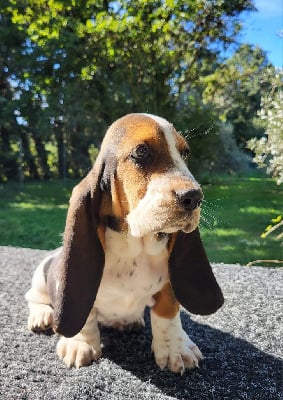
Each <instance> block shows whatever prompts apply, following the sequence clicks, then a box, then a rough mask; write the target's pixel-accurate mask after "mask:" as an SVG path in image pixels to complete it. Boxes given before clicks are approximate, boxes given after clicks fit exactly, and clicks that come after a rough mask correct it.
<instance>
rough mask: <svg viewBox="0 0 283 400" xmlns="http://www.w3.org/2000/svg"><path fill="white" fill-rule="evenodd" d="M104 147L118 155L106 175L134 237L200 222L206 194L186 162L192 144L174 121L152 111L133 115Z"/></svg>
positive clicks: (115, 128)
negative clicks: (177, 128) (175, 125)
mask: <svg viewBox="0 0 283 400" xmlns="http://www.w3.org/2000/svg"><path fill="white" fill-rule="evenodd" d="M102 151H103V152H104V154H105V155H106V158H107V162H109V160H112V161H110V165H111V167H110V168H108V169H107V166H106V169H105V173H104V178H103V179H104V182H107V184H106V185H104V186H105V187H108V188H109V189H110V190H111V197H112V207H113V212H114V214H115V216H116V217H120V218H122V219H124V220H125V221H127V223H128V227H129V231H130V233H131V234H132V235H133V236H136V237H142V236H144V235H145V234H147V233H150V232H152V233H158V232H164V233H172V232H177V231H179V230H182V231H184V232H187V233H188V232H191V231H193V230H194V229H195V228H196V227H197V225H198V222H199V215H200V204H201V201H202V198H203V195H202V192H201V190H200V187H199V185H198V183H197V182H196V180H195V179H194V177H193V176H192V174H191V173H190V171H189V170H188V168H187V166H186V163H185V158H186V156H187V154H188V151H189V148H188V145H187V143H186V141H185V139H184V138H183V137H182V136H181V135H180V134H178V133H177V132H176V130H175V128H174V127H173V125H172V124H170V123H169V122H168V121H166V120H165V119H163V118H160V117H157V116H153V115H149V114H130V115H127V116H125V117H123V118H121V119H119V120H118V121H116V122H115V123H114V124H113V125H112V126H111V127H110V128H109V130H108V133H107V135H106V137H105V140H104V143H103V145H102ZM110 171H111V173H110Z"/></svg>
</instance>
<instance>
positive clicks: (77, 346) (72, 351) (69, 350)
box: [56, 337, 101, 368]
mask: <svg viewBox="0 0 283 400" xmlns="http://www.w3.org/2000/svg"><path fill="white" fill-rule="evenodd" d="M56 350H57V355H58V356H59V358H61V359H62V360H63V361H64V363H65V365H66V366H67V367H68V368H71V367H76V368H80V367H83V366H86V365H89V364H91V363H92V361H95V360H97V359H98V358H99V357H100V356H101V349H100V347H99V348H97V349H95V348H94V346H91V345H89V344H88V343H87V342H84V341H82V340H78V339H74V338H65V337H61V339H60V340H59V342H58V343H57V348H56Z"/></svg>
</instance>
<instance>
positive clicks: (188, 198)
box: [176, 189, 203, 211]
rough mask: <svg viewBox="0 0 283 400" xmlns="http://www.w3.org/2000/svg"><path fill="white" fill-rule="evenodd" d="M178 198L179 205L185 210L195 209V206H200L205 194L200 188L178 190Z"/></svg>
mask: <svg viewBox="0 0 283 400" xmlns="http://www.w3.org/2000/svg"><path fill="white" fill-rule="evenodd" d="M176 199H177V202H178V205H179V206H181V207H182V208H183V209H184V210H186V211H193V210H194V209H195V208H198V207H200V205H201V202H202V199H203V194H202V191H201V190H200V189H191V190H188V191H185V190H179V191H177V192H176Z"/></svg>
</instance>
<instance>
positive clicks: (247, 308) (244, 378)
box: [0, 247, 283, 400]
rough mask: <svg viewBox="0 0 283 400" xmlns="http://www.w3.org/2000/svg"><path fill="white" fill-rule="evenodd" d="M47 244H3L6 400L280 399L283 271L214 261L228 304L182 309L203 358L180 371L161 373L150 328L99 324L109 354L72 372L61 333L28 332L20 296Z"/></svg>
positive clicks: (1, 374) (0, 348)
mask: <svg viewBox="0 0 283 400" xmlns="http://www.w3.org/2000/svg"><path fill="white" fill-rule="evenodd" d="M46 254H48V252H47V251H42V250H31V249H22V248H13V247H0V398H1V399H2V398H3V399H13V400H15V399H32V400H33V399H40V400H42V399H48V400H52V399H59V400H67V399H68V400H73V399H74V400H75V399H105V400H114V399H121V400H122V399H123V400H125V399H128V400H133V399H137V400H142V399H152V400H153V399H154V400H155V399H179V400H181V399H182V400H214V399H215V400H226V399H227V400H240V399H247V400H278V399H280V398H282V397H281V396H282V385H283V383H282V340H283V323H282V307H283V299H282V297H283V269H282V268H271V269H268V268H261V267H242V266H239V265H225V264H217V265H214V266H213V268H214V271H215V274H216V276H217V279H218V281H219V283H220V285H221V287H222V289H223V292H224V296H225V300H226V301H225V305H224V306H223V308H222V309H221V310H219V311H218V312H217V313H216V314H214V315H211V316H209V317H198V316H193V315H188V314H187V313H185V312H184V313H183V315H182V319H183V326H184V329H185V330H186V331H187V332H188V333H189V335H190V336H191V338H192V339H193V340H194V341H195V342H196V343H197V344H198V346H199V347H200V349H201V350H202V352H203V354H204V355H205V360H204V361H203V362H202V363H201V365H200V368H199V369H198V370H193V371H188V372H186V373H185V374H184V375H183V376H182V377H181V376H178V375H174V374H173V373H171V372H169V371H160V370H159V369H158V367H157V366H156V365H155V363H154V360H153V356H152V354H151V351H150V347H151V332H150V327H149V320H148V316H147V324H146V328H145V329H144V330H143V331H142V332H139V333H127V332H126V333H119V332H116V331H114V330H111V329H108V330H106V329H104V330H103V331H102V339H103V342H104V352H103V358H102V359H101V360H100V361H99V362H98V363H96V364H92V365H91V366H90V367H84V368H81V369H80V370H75V369H67V368H65V367H64V365H63V364H62V363H61V361H60V360H59V359H58V358H57V356H56V354H55V346H56V342H57V339H58V338H57V337H56V335H52V336H46V335H43V334H33V333H30V332H29V331H27V329H26V322H27V316H28V309H27V304H26V302H25V300H24V293H25V292H26V291H27V289H28V288H29V285H30V281H31V277H32V273H33V270H34V268H35V266H36V265H37V263H38V262H39V261H40V260H41V259H42V257H44V256H45V255H46Z"/></svg>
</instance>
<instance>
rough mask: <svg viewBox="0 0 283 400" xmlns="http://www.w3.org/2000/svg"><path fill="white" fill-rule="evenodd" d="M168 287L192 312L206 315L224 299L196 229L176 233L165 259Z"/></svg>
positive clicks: (213, 310) (220, 304) (215, 308)
mask: <svg viewBox="0 0 283 400" xmlns="http://www.w3.org/2000/svg"><path fill="white" fill-rule="evenodd" d="M169 274H170V281H171V286H172V288H173V291H174V294H175V296H176V298H177V300H178V301H179V302H180V303H181V304H182V306H183V307H185V309H186V310H188V311H190V312H192V313H193V314H201V315H208V314H212V313H214V312H215V311H216V310H217V309H218V308H219V307H221V306H222V304H223V302H224V299H223V295H222V292H221V289H220V287H219V286H218V283H217V282H216V279H215V276H214V274H213V272H212V269H211V266H210V264H209V261H208V259H207V256H206V253H205V250H204V247H203V244H202V241H201V238H200V233H199V230H198V228H197V229H196V230H194V231H193V232H191V233H187V234H185V233H183V232H179V233H178V235H177V238H176V241H175V244H174V247H173V250H172V252H171V255H170V259H169Z"/></svg>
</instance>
